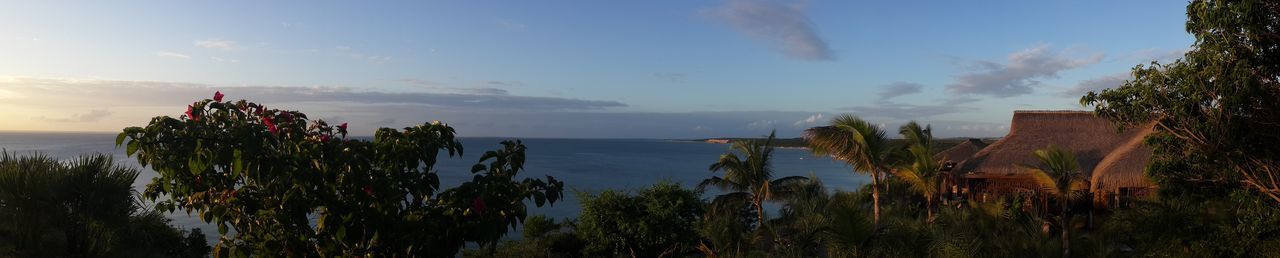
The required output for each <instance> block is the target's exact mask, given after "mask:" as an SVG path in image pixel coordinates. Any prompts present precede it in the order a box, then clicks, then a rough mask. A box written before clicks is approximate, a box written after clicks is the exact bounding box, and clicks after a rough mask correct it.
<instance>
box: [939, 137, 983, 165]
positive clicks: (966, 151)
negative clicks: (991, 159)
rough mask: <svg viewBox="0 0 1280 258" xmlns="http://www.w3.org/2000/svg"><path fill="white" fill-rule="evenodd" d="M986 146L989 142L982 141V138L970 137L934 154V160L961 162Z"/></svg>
mask: <svg viewBox="0 0 1280 258" xmlns="http://www.w3.org/2000/svg"><path fill="white" fill-rule="evenodd" d="M986 147H987V143H985V142H982V140H979V139H972V138H970V139H968V140H966V141H963V142H960V144H956V146H953V147H951V148H950V149H947V150H944V151H942V152H939V153H938V154H934V155H933V160H936V161H938V162H956V163H959V162H961V161H964V160H966V159H969V157H972V156H973V154H976V153H978V151H981V150H982V148H986Z"/></svg>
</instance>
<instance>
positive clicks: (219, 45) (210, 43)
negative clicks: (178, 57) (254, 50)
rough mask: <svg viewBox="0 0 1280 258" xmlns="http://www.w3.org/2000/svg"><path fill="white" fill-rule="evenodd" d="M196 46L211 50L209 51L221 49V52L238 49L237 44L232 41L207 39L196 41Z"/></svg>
mask: <svg viewBox="0 0 1280 258" xmlns="http://www.w3.org/2000/svg"><path fill="white" fill-rule="evenodd" d="M195 44H196V46H197V47H202V48H209V49H221V50H236V49H238V48H237V47H236V42H235V41H230V40H221V39H206V40H198V41H196V43H195Z"/></svg>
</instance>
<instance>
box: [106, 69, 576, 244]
mask: <svg viewBox="0 0 1280 258" xmlns="http://www.w3.org/2000/svg"><path fill="white" fill-rule="evenodd" d="M222 97H223V96H222V94H221V93H216V94H215V95H214V99H205V100H202V101H197V102H195V103H192V104H191V105H190V106H188V108H187V112H186V113H185V114H184V115H182V116H180V117H179V118H173V117H168V116H160V117H156V118H154V119H152V120H151V122H150V124H148V125H147V126H145V127H129V128H125V129H124V132H122V133H120V135H119V136H118V137H117V138H116V144H117V145H124V146H126V151H127V152H128V154H129V155H130V156H131V157H134V158H136V159H137V160H138V162H139V163H141V164H142V165H143V166H151V167H152V169H154V170H155V171H156V172H157V173H159V176H157V177H156V178H154V179H153V180H152V181H151V183H149V184H148V185H147V189H146V191H145V192H144V195H145V196H146V197H148V198H150V199H153V200H155V199H161V197H167V198H163V199H161V200H160V201H159V202H158V204H157V209H160V210H165V211H173V210H177V209H182V210H185V211H187V212H196V213H198V214H199V216H200V217H201V218H202V219H204V221H206V222H211V223H213V224H215V225H217V226H218V231H219V232H218V233H219V234H220V235H222V237H221V239H220V240H219V241H218V243H217V245H216V246H215V247H214V250H213V254H214V256H218V257H222V256H228V255H235V256H246V255H251V254H256V255H265V256H278V255H286V256H374V255H402V256H432V257H450V256H453V255H454V254H456V253H457V251H458V249H460V248H461V247H462V246H463V244H464V243H466V242H475V243H479V244H481V245H485V244H493V243H496V242H497V241H498V239H500V238H501V237H502V236H503V235H505V234H506V233H507V231H508V228H509V227H515V226H517V225H518V223H520V221H522V220H523V219H524V218H525V216H526V207H525V203H524V201H525V200H533V201H534V203H535V204H536V205H538V206H542V205H544V204H545V203H548V202H550V203H554V202H555V201H557V200H559V199H560V197H561V194H562V191H563V190H562V189H563V187H564V186H563V183H561V182H559V181H556V180H555V179H554V178H551V177H549V176H548V177H547V178H546V180H545V181H544V180H535V179H523V180H520V181H517V179H516V178H515V177H516V175H517V174H518V173H519V172H520V170H522V169H523V166H524V161H525V149H526V147H525V146H524V145H523V144H522V143H521V142H520V141H504V142H503V143H502V145H503V148H502V149H499V150H496V151H489V152H485V153H484V154H483V155H481V156H480V159H479V160H480V161H479V163H478V164H476V165H475V166H474V167H473V168H472V169H471V173H473V174H474V177H473V178H472V180H471V181H469V182H465V183H462V184H461V185H459V186H457V187H455V188H451V189H442V188H441V187H440V179H439V176H438V175H437V173H438V171H436V170H435V169H434V165H435V163H436V160H437V156H438V155H440V154H441V153H447V154H448V155H449V156H450V157H452V156H455V155H459V156H460V155H462V150H463V148H462V143H461V142H460V141H458V139H456V138H455V135H454V129H453V128H452V127H449V126H448V125H446V124H444V123H440V122H432V123H427V124H422V125H418V126H413V127H406V128H404V129H403V130H395V129H390V128H381V129H378V130H377V132H376V133H375V134H374V136H373V139H372V140H371V141H369V140H357V139H348V138H347V124H345V123H344V124H341V125H337V126H333V125H330V124H328V123H326V122H324V121H321V120H314V121H313V120H309V119H308V118H307V115H306V114H303V113H301V112H297V111H286V110H278V109H268V108H266V107H265V106H262V105H259V104H256V103H251V102H247V101H244V100H241V101H237V102H229V101H228V102H224V101H222Z"/></svg>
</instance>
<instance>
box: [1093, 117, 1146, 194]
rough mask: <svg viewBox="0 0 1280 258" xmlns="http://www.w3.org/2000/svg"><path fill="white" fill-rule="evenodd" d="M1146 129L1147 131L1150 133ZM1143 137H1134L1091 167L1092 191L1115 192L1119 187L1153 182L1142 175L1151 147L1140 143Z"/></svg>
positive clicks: (1141, 185) (1137, 185)
mask: <svg viewBox="0 0 1280 258" xmlns="http://www.w3.org/2000/svg"><path fill="white" fill-rule="evenodd" d="M1149 128H1150V127H1147V128H1146V129H1148V130H1147V131H1148V132H1147V133H1150V131H1149ZM1142 141H1143V137H1135V138H1133V139H1131V140H1129V142H1127V143H1125V144H1124V145H1122V146H1120V148H1117V149H1116V150H1115V151H1112V152H1111V155H1107V158H1105V159H1102V162H1101V163H1098V167H1097V168H1094V169H1093V176H1092V177H1091V178H1090V180H1089V182H1090V184H1091V185H1092V186H1091V187H1090V188H1091V189H1093V190H1094V191H1107V192H1116V191H1118V190H1119V189H1120V188H1121V187H1149V186H1152V185H1153V184H1152V183H1151V180H1149V179H1147V177H1146V176H1145V175H1144V171H1146V166H1147V161H1148V160H1150V159H1151V148H1150V147H1147V145H1146V144H1143V143H1142Z"/></svg>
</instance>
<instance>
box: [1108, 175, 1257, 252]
mask: <svg viewBox="0 0 1280 258" xmlns="http://www.w3.org/2000/svg"><path fill="white" fill-rule="evenodd" d="M1277 213H1280V209H1276V208H1275V207H1274V206H1272V205H1271V204H1270V203H1268V202H1267V201H1266V200H1265V199H1262V198H1259V197H1258V196H1256V195H1253V194H1252V193H1249V192H1246V191H1243V190H1241V191H1237V192H1236V193H1233V194H1231V195H1230V197H1229V198H1224V199H1217V200H1210V201H1204V200H1198V199H1196V198H1191V197H1176V198H1166V199H1162V200H1161V201H1159V202H1140V203H1136V204H1135V205H1134V206H1133V207H1132V208H1129V209H1123V210H1119V211H1117V212H1116V213H1115V214H1113V215H1111V216H1110V217H1109V219H1108V220H1107V221H1106V222H1105V223H1104V224H1103V225H1102V227H1101V228H1100V229H1099V231H1098V232H1099V234H1098V235H1099V236H1101V237H1103V238H1105V239H1104V240H1105V241H1106V242H1107V243H1109V244H1111V246H1108V248H1110V249H1132V250H1133V251H1132V254H1143V255H1164V256H1175V257H1277V256H1278V255H1280V236H1278V235H1277V234H1278V233H1280V216H1277ZM1112 252H1118V251H1112Z"/></svg>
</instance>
